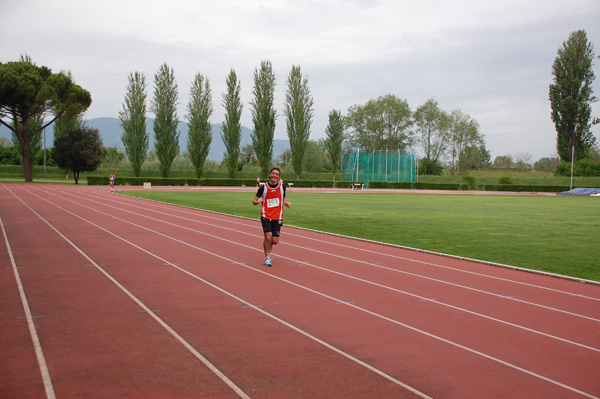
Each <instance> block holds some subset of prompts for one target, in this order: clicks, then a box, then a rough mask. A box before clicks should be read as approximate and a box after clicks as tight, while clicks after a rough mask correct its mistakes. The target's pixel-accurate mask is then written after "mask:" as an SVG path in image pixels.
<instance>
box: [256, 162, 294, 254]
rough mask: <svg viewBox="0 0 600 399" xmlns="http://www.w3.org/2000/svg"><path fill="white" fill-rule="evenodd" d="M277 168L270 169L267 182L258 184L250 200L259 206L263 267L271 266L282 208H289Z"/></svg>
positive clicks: (281, 218)
mask: <svg viewBox="0 0 600 399" xmlns="http://www.w3.org/2000/svg"><path fill="white" fill-rule="evenodd" d="M280 176H281V170H280V169H279V168H273V169H271V172H269V181H268V182H267V183H265V184H260V179H259V178H257V180H256V182H257V183H258V184H259V188H258V191H257V193H256V196H255V197H254V199H253V200H252V203H253V204H254V205H258V204H261V212H260V221H261V222H262V227H263V232H264V234H265V238H264V240H263V249H264V251H265V266H271V252H272V251H273V246H275V245H277V244H278V243H279V232H280V230H281V226H282V225H283V207H284V206H285V207H286V208H289V207H290V206H291V204H290V203H289V202H288V201H287V199H286V198H285V186H284V185H283V180H281V179H280V178H279V177H280Z"/></svg>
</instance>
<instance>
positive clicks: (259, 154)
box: [0, 30, 600, 181]
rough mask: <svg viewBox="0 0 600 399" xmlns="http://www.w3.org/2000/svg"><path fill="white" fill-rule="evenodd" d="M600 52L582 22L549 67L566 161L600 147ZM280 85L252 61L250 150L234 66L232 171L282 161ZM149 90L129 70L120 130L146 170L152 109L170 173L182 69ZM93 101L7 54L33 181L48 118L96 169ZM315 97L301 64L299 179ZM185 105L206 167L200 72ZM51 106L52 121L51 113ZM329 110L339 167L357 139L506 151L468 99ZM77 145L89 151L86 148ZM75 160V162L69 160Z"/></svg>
mask: <svg viewBox="0 0 600 399" xmlns="http://www.w3.org/2000/svg"><path fill="white" fill-rule="evenodd" d="M593 59H594V53H593V46H592V44H591V43H590V42H588V40H587V36H586V33H585V31H583V30H579V31H576V32H573V33H571V34H570V35H569V39H568V40H567V41H565V42H564V43H563V44H562V46H561V47H560V48H559V50H558V52H557V57H556V59H555V61H554V64H553V65H552V71H553V83H552V84H551V85H550V89H549V100H550V103H551V109H552V112H551V118H552V120H553V122H554V124H555V127H556V132H557V136H556V147H557V152H558V155H559V157H560V160H561V161H571V159H572V157H573V156H574V157H575V158H574V160H581V159H589V158H590V157H593V156H594V155H595V154H596V155H597V150H596V147H595V144H596V138H595V137H594V136H593V134H592V132H591V127H592V126H593V125H595V124H597V123H599V122H600V120H599V119H598V118H596V117H594V118H592V116H591V103H593V102H595V101H597V98H596V97H594V96H593V91H592V86H591V85H592V82H593V80H594V78H595V75H594V72H593V69H592V67H593ZM276 84H277V82H276V78H275V73H274V71H273V67H272V65H271V62H270V61H268V60H267V61H262V62H261V64H260V66H259V67H257V68H256V69H255V71H254V85H253V89H252V100H251V101H250V104H249V105H250V111H251V113H252V123H253V132H252V148H251V151H245V153H242V149H240V141H241V124H240V119H241V115H242V111H243V104H242V102H241V96H240V93H241V84H240V81H239V79H238V77H237V75H236V73H235V70H234V69H231V70H230V73H229V75H228V76H227V79H226V92H225V93H223V94H222V97H221V105H222V106H223V107H224V109H225V120H224V121H223V122H222V131H221V138H222V139H223V142H224V144H225V147H226V151H225V153H224V164H225V165H226V167H227V169H228V174H229V176H230V177H235V174H236V171H237V170H238V168H239V162H240V158H242V157H247V156H248V152H250V154H251V155H250V156H251V157H252V156H253V157H256V160H257V163H258V165H259V168H260V170H261V173H262V174H263V175H266V174H268V170H269V169H270V167H271V165H272V163H273V162H274V160H273V159H272V158H273V140H274V132H275V124H276V118H277V111H276V110H275V108H274V104H273V103H274V91H275V86H276ZM147 90H148V87H147V83H146V78H145V76H144V74H143V73H141V72H133V73H131V74H130V75H129V77H128V85H127V89H126V95H125V99H124V102H123V109H122V111H121V112H119V119H120V121H121V126H122V128H123V134H122V136H121V140H122V142H123V146H124V149H125V155H126V156H127V158H128V160H129V161H130V164H131V167H132V169H133V171H134V174H135V175H136V176H139V175H140V173H141V167H142V164H143V162H144V160H145V159H146V157H147V155H148V151H149V148H148V147H149V137H148V135H147V133H146V126H145V125H146V113H147V111H150V112H152V113H154V115H155V119H154V126H153V127H154V129H153V130H154V138H155V143H156V145H155V152H156V155H157V157H158V160H159V162H160V172H161V174H162V175H163V176H164V177H168V175H169V172H170V168H171V164H172V162H173V160H174V159H175V157H176V156H177V155H178V154H179V152H180V149H179V135H180V133H179V132H178V131H177V124H178V122H179V116H178V115H177V106H178V104H179V95H178V86H177V81H176V79H175V74H174V71H173V69H172V68H170V67H169V66H168V65H167V64H166V63H164V64H163V65H161V66H160V68H159V70H158V71H157V72H156V74H155V75H154V92H153V97H152V99H151V101H150V107H149V109H147V99H148V98H147V97H148V93H147ZM90 104H91V95H90V93H89V92H88V91H86V90H85V89H83V88H81V87H80V86H78V85H76V84H75V83H74V80H73V78H72V76H71V75H70V73H68V72H60V73H57V74H55V73H52V71H51V70H50V69H49V68H47V67H43V66H42V67H38V66H37V65H35V63H33V61H32V60H31V59H30V58H29V57H28V56H22V57H21V59H20V60H19V61H17V62H8V63H5V64H3V63H0V123H2V124H3V125H5V126H7V127H8V128H9V129H10V130H11V131H12V132H13V134H14V136H13V137H14V143H15V145H16V146H18V148H19V150H20V158H21V161H22V164H23V169H24V173H25V180H26V181H31V180H32V173H31V163H32V160H33V158H34V155H35V154H36V153H38V152H39V150H40V149H39V148H38V147H39V143H40V136H41V132H42V131H43V129H44V128H46V127H47V126H49V125H50V124H51V123H55V143H54V148H53V150H52V151H53V155H54V152H55V151H57V152H56V156H55V157H54V158H56V159H55V161H56V160H58V159H61V161H60V162H61V163H62V164H63V165H66V166H67V167H68V168H71V170H73V171H74V173H76V170H81V171H87V170H90V169H91V170H93V169H92V168H94V167H97V165H98V162H99V161H98V159H101V153H102V149H101V139H100V138H99V134H98V132H97V131H95V132H94V131H93V130H95V129H90V128H88V127H87V126H85V122H84V121H83V118H82V115H83V113H84V112H85V110H87V108H88V107H89V106H90ZM313 104H314V103H313V97H312V94H311V91H310V87H309V84H308V78H307V77H306V76H304V75H303V74H302V71H301V68H300V66H293V67H292V69H291V71H290V72H289V75H288V78H287V81H286V95H285V103H284V109H283V115H284V117H285V125H286V131H287V134H288V138H289V142H290V151H289V153H288V154H285V156H286V159H285V161H286V162H289V163H290V164H291V166H292V168H293V170H294V173H295V175H296V177H297V178H299V176H300V174H301V173H302V170H303V160H304V158H305V155H306V151H307V149H308V148H309V137H310V129H311V124H312V120H313V117H314V106H313ZM186 111H187V112H186V115H185V118H186V120H187V123H188V127H189V136H188V141H187V154H188V158H189V159H190V161H191V163H192V164H193V166H194V169H195V172H196V175H197V176H198V177H201V175H202V173H203V168H204V164H205V162H206V158H207V156H208V151H209V148H210V144H211V141H212V136H211V135H212V131H211V128H210V127H211V123H210V117H211V116H212V113H213V111H214V108H213V100H212V92H211V87H210V82H209V80H208V79H207V78H206V77H204V76H203V75H202V74H200V73H197V74H196V75H195V79H194V81H193V83H192V88H191V94H190V98H189V101H188V104H187V108H186ZM48 115H49V116H50V119H47V116H48ZM328 116H329V123H328V125H327V128H326V132H325V133H326V135H327V136H326V138H325V139H324V140H323V141H322V142H321V143H320V145H321V146H322V148H323V150H324V151H326V152H327V156H328V159H329V162H330V165H329V166H330V168H329V169H330V170H331V171H332V173H333V174H334V175H335V173H336V172H337V171H338V170H339V160H340V155H341V153H342V151H347V150H350V149H351V150H354V149H356V148H360V149H363V150H368V151H374V150H385V149H390V150H397V149H398V150H400V151H408V150H413V149H416V148H420V149H422V151H423V154H424V156H425V157H424V159H422V160H421V173H423V172H424V173H440V172H441V170H442V168H443V167H444V166H446V167H450V168H451V169H452V170H455V171H459V172H462V171H464V170H467V169H480V168H484V167H487V166H490V165H493V164H498V165H499V164H502V163H505V162H506V161H507V160H506V159H502V158H500V157H499V158H500V159H497V160H496V161H494V163H493V164H492V163H491V162H490V154H489V151H488V150H487V148H486V146H485V140H484V135H483V134H482V132H481V131H480V127H479V124H478V123H477V121H476V120H475V119H474V118H472V117H471V116H469V115H468V114H466V113H463V112H462V111H461V110H459V109H456V110H453V111H451V112H447V111H444V110H442V109H441V108H440V106H439V104H438V102H437V101H436V100H435V99H433V98H430V99H428V100H427V101H426V102H425V103H424V104H422V105H421V106H419V107H417V108H416V110H415V111H414V112H413V111H412V110H411V109H410V107H409V105H408V103H407V101H406V100H402V99H399V98H398V97H396V96H395V95H392V94H387V95H384V96H381V97H379V98H377V99H371V100H369V101H368V102H367V103H366V104H363V105H353V106H351V107H350V108H349V109H348V111H347V114H346V115H343V114H342V113H341V111H339V110H332V111H330V112H329V115H328ZM57 133H58V134H57ZM61 140H62V141H64V143H63V142H61ZM88 141H90V142H92V144H89V143H87V142H88ZM77 146H79V147H77ZM73 148H77V150H73ZM63 152H65V153H66V155H65V154H62V153H63ZM78 152H81V153H83V154H84V156H83V157H81V156H79V154H78ZM63 155H64V156H63ZM504 158H507V157H504ZM73 159H78V161H77V162H72V161H73ZM84 161H85V162H84ZM87 161H89V162H87ZM280 161H283V159H281V160H280ZM57 163H58V161H57ZM59 166H60V165H59ZM61 167H62V166H61ZM73 168H75V169H73Z"/></svg>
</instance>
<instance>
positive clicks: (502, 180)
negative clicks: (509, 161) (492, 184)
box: [498, 176, 512, 184]
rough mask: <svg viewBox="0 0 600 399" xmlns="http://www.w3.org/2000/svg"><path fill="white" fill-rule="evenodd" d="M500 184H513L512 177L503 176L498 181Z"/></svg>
mask: <svg viewBox="0 0 600 399" xmlns="http://www.w3.org/2000/svg"><path fill="white" fill-rule="evenodd" d="M498 184H512V181H511V180H510V176H502V177H500V178H499V179H498Z"/></svg>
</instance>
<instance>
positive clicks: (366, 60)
mask: <svg viewBox="0 0 600 399" xmlns="http://www.w3.org/2000/svg"><path fill="white" fill-rule="evenodd" d="M0 15H2V23H0V62H7V61H16V60H18V58H19V57H20V55H21V54H28V55H29V56H30V57H31V58H32V59H33V61H34V62H35V63H36V64H37V65H44V66H47V67H49V68H51V69H52V70H53V71H54V72H59V71H61V70H69V71H71V73H72V74H73V77H74V79H75V81H76V83H77V84H79V85H80V86H82V87H83V88H85V89H87V90H88V91H90V93H91V95H92V101H93V102H92V105H91V107H90V108H89V109H88V111H87V113H86V115H85V116H86V118H87V119H92V118H97V117H115V118H116V117H118V114H119V111H121V110H122V107H123V105H122V104H123V99H124V96H125V88H126V85H127V78H128V76H129V74H130V73H131V72H134V71H139V72H143V73H144V74H145V76H146V80H147V82H148V83H149V85H148V86H149V90H148V92H149V99H150V98H151V97H152V91H153V81H154V74H155V73H156V71H157V70H158V68H159V67H160V65H161V64H162V63H165V62H166V63H167V64H168V65H169V66H170V67H172V68H173V69H174V71H175V76H176V78H177V83H178V86H179V101H180V106H179V119H180V120H184V119H185V114H186V107H187V103H188V99H189V89H190V86H191V83H192V81H193V79H194V75H195V74H196V73H201V74H203V75H204V76H205V77H207V78H208V79H209V80H210V84H211V86H212V91H213V105H214V109H215V111H214V113H213V116H212V118H211V122H212V123H222V122H223V120H224V110H223V106H222V95H223V93H224V92H225V79H226V77H227V75H228V74H229V71H230V70H231V69H234V70H235V71H236V73H237V75H238V78H239V80H240V82H241V86H242V100H243V103H244V111H243V115H242V124H243V125H244V126H246V127H249V128H252V123H251V114H250V105H249V102H250V100H251V97H252V86H253V83H254V82H253V74H254V70H255V69H256V68H257V67H258V66H259V65H260V62H261V61H262V60H269V61H271V63H272V65H273V68H274V70H275V72H276V75H277V88H276V92H275V96H276V107H277V111H278V119H277V128H276V133H275V136H276V138H281V139H286V138H287V134H286V130H285V117H284V115H283V101H284V99H285V89H286V80H287V76H288V74H289V72H290V69H291V67H292V66H293V65H299V66H300V67H301V70H302V73H303V75H305V76H307V77H308V79H309V86H310V90H311V92H312V95H313V97H314V103H315V117H314V121H313V124H312V129H311V139H313V140H317V139H319V138H322V137H325V128H326V126H327V121H328V113H329V112H330V111H331V110H333V109H339V110H341V111H342V112H343V113H344V114H345V113H346V112H347V110H348V107H350V106H352V105H355V104H365V103H366V102H367V101H369V100H370V99H375V98H377V97H380V96H383V95H385V94H393V95H395V96H397V97H399V98H401V99H405V100H406V101H407V102H408V104H409V105H410V107H411V109H413V110H415V109H416V108H417V107H418V106H420V105H422V104H423V103H424V102H425V101H427V99H429V98H433V99H435V100H437V101H438V102H439V106H440V108H441V109H443V110H446V111H448V112H450V111H452V110H454V109H460V110H462V111H463V112H464V113H466V114H469V115H470V116H472V117H473V118H475V119H476V120H477V121H478V122H479V124H480V127H481V131H482V133H483V134H484V136H485V140H486V144H487V147H488V149H489V150H490V152H491V154H492V159H493V158H495V157H496V156H498V155H507V154H510V155H512V156H513V157H514V156H518V155H519V154H529V155H530V157H531V161H536V160H537V159H539V158H542V157H547V156H552V155H554V154H555V153H556V133H555V130H554V125H553V123H552V121H551V119H550V102H549V101H548V86H549V84H550V83H551V82H552V74H551V66H552V63H553V61H554V59H555V57H556V53H557V50H558V48H559V47H560V45H561V44H562V43H563V42H564V41H566V40H567V39H568V37H569V33H571V32H573V31H576V30H578V29H585V30H586V32H587V36H588V40H589V41H591V42H592V43H593V44H594V50H595V54H596V56H598V55H600V2H599V1H598V0H570V1H565V0H503V1H494V2H489V1H480V0H479V1H475V0H473V1H470V0H454V1H451V2H450V1H444V0H420V1H414V0H413V1H404V0H218V1H214V0H210V1H205V0H169V1H164V0H163V1H157V0H118V1H117V0H103V1H87V0H52V1H48V0H19V1H12V0H2V1H0ZM599 65H600V59H598V58H596V60H595V62H594V71H595V73H596V75H597V78H596V80H595V81H594V94H595V95H596V96H598V97H600V68H599ZM593 114H594V115H596V116H599V117H600V103H596V104H595V105H594V106H593ZM148 116H150V117H152V116H153V115H152V114H150V113H149V115H148ZM593 132H594V134H595V135H596V137H597V139H598V140H600V127H599V126H596V127H594V129H593ZM417 152H418V153H422V149H420V148H418V149H417Z"/></svg>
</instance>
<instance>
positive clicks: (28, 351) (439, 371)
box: [0, 183, 600, 399]
mask: <svg viewBox="0 0 600 399" xmlns="http://www.w3.org/2000/svg"><path fill="white" fill-rule="evenodd" d="M250 191H252V190H251V189H250V190H249V199H248V204H249V206H252V205H251V203H250V202H251V198H252V196H253V194H252V193H251V192H250ZM0 228H1V240H2V244H1V245H0V265H2V267H1V268H0V332H1V333H0V353H1V359H2V360H1V361H0V398H11V399H12V398H54V397H56V398H199V397H202V398H256V399H259V398H274V399H275V398H277V399H281V398H286V399H295V398H344V399H355V398H377V399H385V398H395V399H396V398H439V399H442V398H443V399H448V398H460V399H464V398H511V399H516V398H544V399H547V398H599V397H600V286H599V285H595V284H586V283H582V282H577V281H571V280H567V279H561V278H556V277H551V276H545V275H539V274H534V273H528V272H523V271H520V270H511V269H508V268H501V267H495V266H491V265H486V264H483V263H478V262H471V261H466V260H460V259H456V258H451V257H444V256H439V255H435V254H429V253H423V252H417V251H412V250H409V249H404V248H398V247H393V246H387V245H382V244H377V243H371V242H364V241H359V240H353V239H349V238H344V237H337V236H333V235H327V234H322V233H318V232H313V231H307V230H302V229H295V228H292V227H290V226H284V227H283V229H282V235H281V243H280V245H278V246H277V247H276V248H275V250H274V253H273V256H272V259H273V266H272V267H266V266H264V265H263V253H262V248H261V244H262V230H261V228H260V222H259V221H258V209H257V219H256V220H249V219H244V218H236V217H230V216H224V215H219V214H215V213H211V212H206V211H199V210H193V209H189V208H184V207H178V206H173V205H168V204H162V203H157V202H152V201H147V200H142V199H136V198H131V197H127V196H123V195H119V194H112V193H109V190H108V188H107V187H93V186H92V187H88V186H81V187H75V186H61V185H43V184H35V185H32V184H16V183H15V184H6V183H4V184H0Z"/></svg>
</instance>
